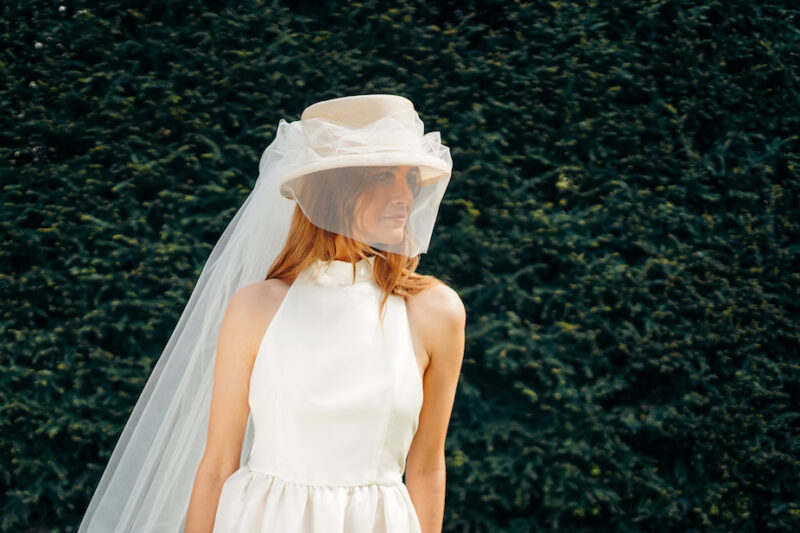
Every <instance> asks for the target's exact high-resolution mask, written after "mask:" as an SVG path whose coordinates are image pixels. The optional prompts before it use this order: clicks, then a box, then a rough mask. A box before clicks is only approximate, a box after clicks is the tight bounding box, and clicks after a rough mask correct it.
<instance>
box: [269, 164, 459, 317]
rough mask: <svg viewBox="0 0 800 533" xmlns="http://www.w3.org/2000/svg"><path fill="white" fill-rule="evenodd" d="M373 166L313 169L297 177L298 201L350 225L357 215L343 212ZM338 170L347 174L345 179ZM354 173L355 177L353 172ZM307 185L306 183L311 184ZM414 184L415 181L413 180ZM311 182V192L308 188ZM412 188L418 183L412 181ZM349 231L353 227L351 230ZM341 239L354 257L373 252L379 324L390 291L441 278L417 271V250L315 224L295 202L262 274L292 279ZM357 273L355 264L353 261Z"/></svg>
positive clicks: (418, 287) (415, 288)
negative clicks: (382, 245)
mask: <svg viewBox="0 0 800 533" xmlns="http://www.w3.org/2000/svg"><path fill="white" fill-rule="evenodd" d="M374 168H375V167H349V168H344V169H333V170H326V171H322V172H316V173H314V174H310V175H308V176H303V177H301V178H297V179H298V180H303V182H304V183H303V184H302V185H303V186H301V187H297V189H298V190H299V191H300V193H299V194H300V195H301V202H300V203H302V205H304V206H307V209H310V210H311V211H312V212H314V213H315V214H320V216H325V217H340V218H339V220H344V221H345V222H346V224H347V225H348V226H349V227H348V230H351V229H352V227H351V226H350V224H352V221H353V220H354V218H355V217H350V216H345V215H346V214H348V213H353V212H354V211H355V209H356V208H357V207H358V205H359V204H358V202H359V200H360V199H361V198H363V197H367V196H366V195H369V194H370V192H371V190H372V187H373V186H374V185H373V182H372V181H371V180H370V179H369V177H370V176H371V174H372V171H373V170H374ZM340 173H346V174H348V176H347V178H346V179H344V176H342V175H341V174H340ZM353 174H355V175H356V177H357V178H356V179H354V178H353ZM309 185H310V186H309ZM416 186H417V187H418V184H417V185H416ZM312 188H313V193H312V191H311V189H312ZM412 189H414V191H415V193H416V188H415V187H414V186H412ZM403 233H404V236H403V238H404V240H406V241H407V240H410V239H411V238H412V237H411V234H410V233H409V231H408V226H406V228H405V229H404V231H403ZM351 234H352V232H351ZM337 237H339V238H341V239H343V241H342V242H343V244H344V250H345V253H346V254H347V256H348V258H349V260H350V261H351V262H353V263H355V262H357V261H359V260H361V259H363V258H367V257H372V256H374V257H375V268H374V276H375V282H376V284H377V285H378V286H379V287H380V288H381V289H382V290H383V298H382V299H381V301H380V305H379V308H378V312H379V314H380V316H381V324H383V315H382V311H383V308H384V306H385V304H386V300H387V299H388V298H389V295H390V294H396V295H399V296H413V295H415V294H417V293H419V292H420V291H422V290H424V289H426V288H428V287H432V286H434V285H438V284H442V283H443V282H442V281H441V280H439V279H438V278H436V277H434V276H429V275H423V274H417V273H416V272H415V270H416V268H417V265H418V264H419V256H415V257H413V258H409V257H407V256H404V255H401V254H395V253H391V252H386V251H383V250H380V249H377V248H374V247H372V246H370V245H368V244H365V243H362V242H360V241H356V240H353V239H351V238H349V237H347V236H346V235H339V234H337V233H334V232H331V231H328V230H325V229H323V228H320V227H318V226H315V225H314V224H312V223H311V221H310V220H309V219H308V217H306V215H305V213H304V212H303V210H302V209H301V208H300V205H299V204H298V205H296V206H295V209H294V213H293V214H292V221H291V225H290V227H289V234H288V236H287V237H286V243H285V244H284V247H283V249H282V250H281V252H280V253H279V254H278V256H277V257H276V258H275V261H274V262H273V263H272V266H270V268H269V271H268V273H267V276H266V278H265V279H271V278H278V279H280V280H282V281H284V282H286V283H292V282H294V279H295V278H296V277H297V276H298V275H299V274H300V272H302V271H303V270H304V269H305V268H306V267H308V266H310V265H311V264H313V263H314V262H316V261H317V260H322V261H331V260H332V259H333V257H334V254H335V253H336V239H337ZM353 275H354V276H355V264H354V265H353Z"/></svg>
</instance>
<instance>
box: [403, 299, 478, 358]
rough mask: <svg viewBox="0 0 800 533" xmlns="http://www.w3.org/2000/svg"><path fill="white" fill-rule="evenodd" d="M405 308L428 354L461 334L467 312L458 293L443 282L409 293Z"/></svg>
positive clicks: (462, 334) (453, 340) (451, 342)
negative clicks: (419, 332)
mask: <svg viewBox="0 0 800 533" xmlns="http://www.w3.org/2000/svg"><path fill="white" fill-rule="evenodd" d="M407 301H408V309H409V313H410V315H411V317H412V318H411V319H412V320H413V321H414V323H415V326H416V327H417V328H419V330H420V331H421V332H422V336H423V339H424V342H425V348H426V350H427V352H428V355H429V356H431V357H433V356H434V355H435V354H436V353H437V352H439V353H441V352H442V348H443V346H445V347H446V346H448V345H452V344H453V343H454V342H455V343H458V342H459V339H460V338H463V336H464V328H465V325H466V319H467V312H466V309H465V307H464V303H463V302H462V301H461V297H460V296H459V295H458V293H457V292H456V291H455V290H454V289H453V288H452V287H449V286H448V285H446V284H444V283H440V284H436V285H434V286H433V287H429V288H427V289H424V290H423V291H421V292H419V293H417V294H415V295H414V296H409V297H408V298H407Z"/></svg>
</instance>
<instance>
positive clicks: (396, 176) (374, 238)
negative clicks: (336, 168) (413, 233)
mask: <svg viewBox="0 0 800 533" xmlns="http://www.w3.org/2000/svg"><path fill="white" fill-rule="evenodd" d="M367 180H368V181H369V183H370V185H369V186H368V187H367V189H366V192H365V193H364V194H363V195H362V196H361V197H360V198H359V199H358V201H357V202H356V205H355V210H356V231H357V232H358V233H359V234H360V235H361V239H359V240H362V241H365V242H381V243H387V244H394V243H398V242H400V241H402V240H403V230H404V228H405V226H406V223H407V222H408V215H409V213H410V212H411V207H412V205H413V203H414V196H415V195H416V193H417V192H418V191H419V182H420V180H421V175H420V172H419V168H418V167H411V166H394V167H380V168H372V169H370V172H369V174H368V176H367Z"/></svg>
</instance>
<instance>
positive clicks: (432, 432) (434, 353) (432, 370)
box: [406, 285, 466, 473]
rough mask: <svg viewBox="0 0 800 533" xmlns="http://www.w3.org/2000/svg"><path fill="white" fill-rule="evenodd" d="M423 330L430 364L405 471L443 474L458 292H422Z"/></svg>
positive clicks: (459, 350)
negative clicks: (424, 302)
mask: <svg viewBox="0 0 800 533" xmlns="http://www.w3.org/2000/svg"><path fill="white" fill-rule="evenodd" d="M426 292H428V293H430V294H428V295H426V296H425V299H426V304H425V307H427V308H428V311H427V312H426V313H425V314H426V318H427V319H428V320H426V321H425V324H424V325H423V327H424V328H425V329H424V330H423V331H425V333H424V337H425V339H426V345H427V347H428V353H429V355H430V362H429V363H428V368H427V370H426V371H425V377H424V380H423V398H424V400H423V404H422V408H421V409H420V414H419V426H418V427H417V432H416V434H415V435H414V439H413V440H412V441H411V447H410V448H409V452H408V460H407V463H406V470H407V472H413V473H424V472H433V471H444V470H445V461H444V444H445V437H446V435H447V427H448V425H449V422H450V415H451V413H452V410H453V402H454V401H455V395H456V387H457V386H458V377H459V375H460V373H461V363H462V361H463V359H464V329H465V325H466V310H465V309H464V304H463V303H462V302H461V298H459V296H458V293H456V291H454V290H453V289H451V288H450V287H447V286H446V285H438V286H436V287H434V288H432V289H429V290H428V291H426Z"/></svg>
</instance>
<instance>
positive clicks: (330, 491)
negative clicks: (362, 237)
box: [213, 257, 423, 533]
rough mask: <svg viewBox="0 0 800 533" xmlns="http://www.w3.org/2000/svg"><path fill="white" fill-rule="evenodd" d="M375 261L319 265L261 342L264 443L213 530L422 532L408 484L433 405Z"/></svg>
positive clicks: (256, 407)
mask: <svg viewBox="0 0 800 533" xmlns="http://www.w3.org/2000/svg"><path fill="white" fill-rule="evenodd" d="M373 266H374V257H369V258H366V259H362V260H360V261H359V262H357V263H356V278H355V281H354V280H353V264H352V263H349V262H346V261H338V260H334V261H332V262H331V263H330V264H326V263H325V262H323V261H317V262H316V263H315V264H313V265H312V266H311V267H309V268H308V269H306V270H304V271H303V272H301V273H300V274H299V275H298V276H297V279H296V280H295V281H294V282H293V283H292V285H291V286H290V287H289V290H288V292H287V293H286V295H285V296H284V299H283V301H282V302H281V304H280V307H279V308H278V310H277V311H276V313H275V315H274V317H273V319H272V322H271V323H270V325H269V327H268V328H267V331H266V332H265V334H264V337H263V339H262V341H261V345H260V346H259V349H258V352H257V355H256V359H255V362H254V364H253V370H252V374H251V378H250V390H249V396H248V402H249V405H250V410H251V414H252V417H253V444H252V448H251V450H250V456H249V458H248V460H247V461H246V464H245V465H243V466H241V467H240V468H239V469H238V470H237V471H235V472H234V473H233V474H231V475H230V476H229V477H228V478H227V479H226V481H225V483H224V485H223V487H222V492H221V494H220V498H219V503H218V505H217V514H216V519H215V522H214V530H213V531H214V533H233V532H236V533H267V532H277V533H301V532H302V533H421V528H420V523H419V519H418V516H417V514H416V510H415V508H414V505H413V503H412V501H411V497H410V496H409V493H408V490H407V488H406V485H405V484H404V483H403V481H402V476H403V474H404V472H405V463H406V458H407V455H408V450H409V446H410V444H411V440H412V438H413V437H414V434H415V433H416V430H417V426H418V422H419V412H420V409H421V407H422V393H423V389H422V380H421V377H420V373H419V370H418V366H417V362H416V357H415V355H414V347H413V342H412V338H411V329H410V326H409V323H408V316H407V313H406V307H405V301H404V299H403V297H401V296H398V295H394V294H393V295H390V296H389V299H388V300H387V302H386V307H385V311H384V312H385V316H384V328H383V331H382V330H381V324H380V321H379V316H378V306H379V303H380V299H381V297H382V293H381V289H380V288H379V287H378V285H377V284H376V283H375V281H374V280H373V278H372V268H373Z"/></svg>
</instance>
